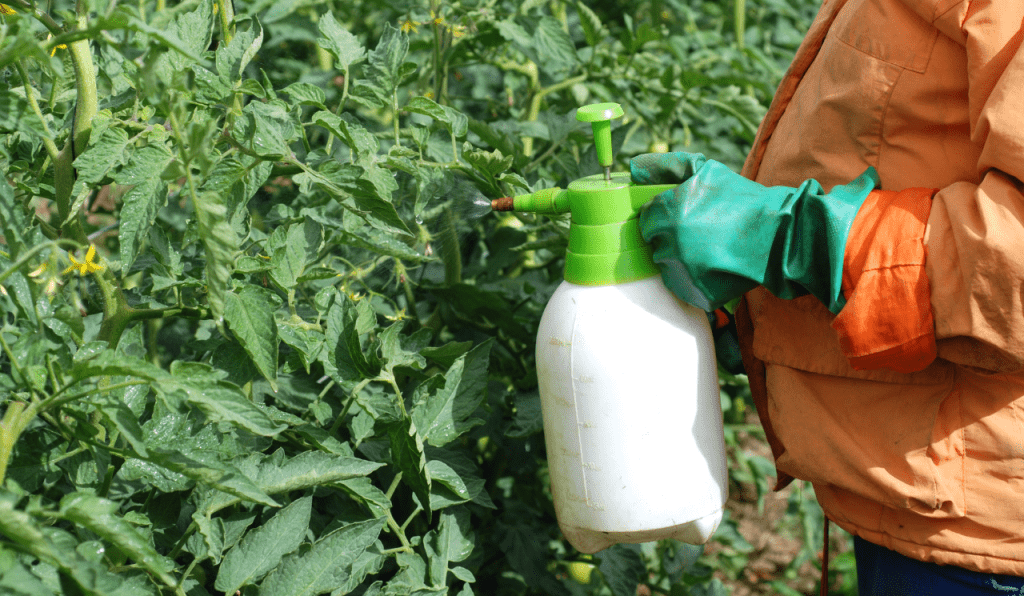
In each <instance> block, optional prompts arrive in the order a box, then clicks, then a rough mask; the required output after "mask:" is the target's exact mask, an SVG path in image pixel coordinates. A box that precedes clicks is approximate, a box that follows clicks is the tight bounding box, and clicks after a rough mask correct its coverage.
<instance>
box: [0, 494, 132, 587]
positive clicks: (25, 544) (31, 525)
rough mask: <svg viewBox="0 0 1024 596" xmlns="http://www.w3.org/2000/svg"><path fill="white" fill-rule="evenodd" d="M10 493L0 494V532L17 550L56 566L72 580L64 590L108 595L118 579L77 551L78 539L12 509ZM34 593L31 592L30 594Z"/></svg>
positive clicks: (118, 584)
mask: <svg viewBox="0 0 1024 596" xmlns="http://www.w3.org/2000/svg"><path fill="white" fill-rule="evenodd" d="M8 495H10V493H0V534H3V535H4V536H5V537H6V538H8V539H9V540H13V541H14V542H15V543H16V544H17V545H18V547H19V549H20V550H24V551H26V552H28V553H30V554H31V555H32V556H34V557H37V558H39V559H41V560H43V561H46V562H47V563H49V564H50V565H53V566H54V567H56V568H58V569H59V570H60V572H61V574H62V576H63V577H62V578H61V584H62V587H63V586H64V585H66V584H64V581H63V580H64V578H67V579H68V580H69V581H70V582H74V583H73V584H71V585H70V586H67V589H66V590H65V593H67V592H71V593H77V594H85V595H87V596H109V595H110V594H112V593H114V592H115V590H117V589H118V587H119V586H120V585H121V583H122V582H121V579H120V578H119V577H118V576H117V575H114V574H113V573H111V572H110V571H108V570H107V566H106V565H105V564H103V563H100V562H98V561H91V560H89V559H86V558H85V557H83V556H82V555H81V554H80V553H79V552H78V551H77V550H76V548H75V547H76V546H78V541H77V540H76V539H75V538H74V537H72V536H71V535H70V534H68V533H67V532H65V531H63V530H59V529H57V528H52V527H43V526H41V525H40V524H37V523H36V522H35V521H34V520H33V519H32V518H31V517H30V516H29V515H28V514H26V513H25V512H24V511H19V510H16V509H14V506H13V504H12V503H11V501H10V500H9V499H8ZM33 596H35V594H33Z"/></svg>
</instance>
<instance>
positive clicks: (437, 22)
mask: <svg viewBox="0 0 1024 596" xmlns="http://www.w3.org/2000/svg"><path fill="white" fill-rule="evenodd" d="M430 19H431V20H432V21H433V23H434V24H435V25H444V17H443V16H441V15H439V14H437V13H435V12H434V11H430Z"/></svg>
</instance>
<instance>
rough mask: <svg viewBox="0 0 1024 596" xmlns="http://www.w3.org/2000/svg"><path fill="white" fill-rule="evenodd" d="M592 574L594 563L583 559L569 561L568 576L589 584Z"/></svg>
mask: <svg viewBox="0 0 1024 596" xmlns="http://www.w3.org/2000/svg"><path fill="white" fill-rule="evenodd" d="M593 574H594V564H593V563H586V562H584V561H573V562H572V563H569V576H570V577H572V578H573V579H574V580H576V581H577V582H579V583H581V584H589V583H590V579H591V576H592V575H593Z"/></svg>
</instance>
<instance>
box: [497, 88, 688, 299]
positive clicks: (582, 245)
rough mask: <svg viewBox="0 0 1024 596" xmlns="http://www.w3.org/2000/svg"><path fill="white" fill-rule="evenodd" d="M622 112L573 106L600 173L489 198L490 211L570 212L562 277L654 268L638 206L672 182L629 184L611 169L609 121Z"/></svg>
mask: <svg viewBox="0 0 1024 596" xmlns="http://www.w3.org/2000/svg"><path fill="white" fill-rule="evenodd" d="M622 115H623V111H622V106H620V105H619V104H617V103H598V104H591V105H587V106H583V107H581V108H580V109H579V110H577V111H576V119H577V120H579V121H581V122H590V125H591V128H592V129H593V131H594V145H595V149H596V150H597V161H598V163H600V164H601V166H602V167H603V168H604V170H605V171H604V174H595V175H593V176H587V177H585V178H580V179H578V180H574V181H572V182H570V183H569V187H568V188H567V189H565V190H563V189H560V188H546V189H544V190H539V191H537V192H535V193H531V194H527V195H518V196H515V197H504V198H501V199H495V200H494V201H492V202H491V208H492V209H494V210H495V211H525V212H533V213H546V214H556V213H570V214H571V221H570V225H569V249H568V251H567V252H566V255H565V280H566V281H568V282H571V283H575V284H578V285H587V286H601V285H613V284H620V283H626V282H630V281H637V280H641V279H646V278H648V277H652V276H654V275H658V273H659V270H658V266H657V265H655V264H654V261H653V260H652V258H651V247H650V246H649V245H648V244H647V243H646V242H644V240H643V237H642V236H641V235H640V225H639V215H640V209H641V208H642V207H643V206H644V205H645V204H647V202H649V201H650V200H651V199H653V198H654V197H655V195H657V194H659V193H661V192H664V191H666V190H669V189H672V188H675V185H674V184H652V185H634V184H633V182H632V180H631V179H630V176H629V173H626V172H616V173H612V172H611V166H612V164H613V163H614V154H613V152H612V136H611V121H612V119H614V118H619V117H621V116H622Z"/></svg>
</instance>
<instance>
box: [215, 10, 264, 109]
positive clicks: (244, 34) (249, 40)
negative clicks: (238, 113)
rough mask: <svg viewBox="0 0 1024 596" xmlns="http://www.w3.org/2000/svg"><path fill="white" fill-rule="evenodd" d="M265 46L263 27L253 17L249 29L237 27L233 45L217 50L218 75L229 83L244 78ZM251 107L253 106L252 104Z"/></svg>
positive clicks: (223, 46)
mask: <svg viewBox="0 0 1024 596" xmlns="http://www.w3.org/2000/svg"><path fill="white" fill-rule="evenodd" d="M262 46H263V27H262V26H261V25H260V22H259V20H257V19H256V17H252V18H251V19H250V21H249V26H248V27H244V26H243V27H237V28H236V30H235V36H234V37H233V38H232V39H231V43H229V44H227V45H222V46H221V47H219V48H217V54H216V57H215V62H216V68H217V73H218V74H220V75H221V76H224V77H227V79H228V80H229V81H239V80H241V79H242V78H243V73H244V72H245V67H246V66H248V65H249V62H250V61H251V60H252V59H253V57H254V56H255V55H256V52H258V51H259V50H260V47H262ZM250 105H251V104H250Z"/></svg>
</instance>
